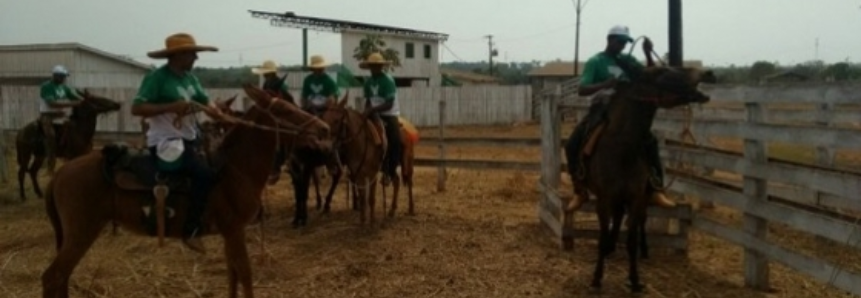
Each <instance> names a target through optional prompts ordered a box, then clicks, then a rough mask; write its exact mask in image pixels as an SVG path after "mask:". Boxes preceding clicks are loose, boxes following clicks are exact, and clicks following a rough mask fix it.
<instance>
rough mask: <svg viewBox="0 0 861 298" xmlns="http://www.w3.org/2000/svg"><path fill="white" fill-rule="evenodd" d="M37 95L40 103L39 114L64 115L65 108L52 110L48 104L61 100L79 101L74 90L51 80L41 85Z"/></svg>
mask: <svg viewBox="0 0 861 298" xmlns="http://www.w3.org/2000/svg"><path fill="white" fill-rule="evenodd" d="M39 95H40V97H41V98H42V101H41V102H40V104H39V112H40V113H45V112H51V113H60V112H62V113H65V110H66V108H54V107H51V106H50V105H48V103H50V102H58V101H61V100H80V99H81V96H80V95H78V93H76V92H75V90H74V89H72V88H69V86H66V84H57V83H54V81H53V80H48V81H47V82H44V83H42V86H40V88H39Z"/></svg>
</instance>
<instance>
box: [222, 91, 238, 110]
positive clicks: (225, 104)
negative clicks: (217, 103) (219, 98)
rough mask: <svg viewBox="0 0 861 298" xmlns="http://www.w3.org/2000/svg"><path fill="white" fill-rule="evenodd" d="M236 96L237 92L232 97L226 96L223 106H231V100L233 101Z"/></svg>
mask: <svg viewBox="0 0 861 298" xmlns="http://www.w3.org/2000/svg"><path fill="white" fill-rule="evenodd" d="M236 96H238V94H237V95H233V97H231V98H228V99H227V100H225V101H224V106H225V107H227V108H230V107H231V106H233V102H234V101H236Z"/></svg>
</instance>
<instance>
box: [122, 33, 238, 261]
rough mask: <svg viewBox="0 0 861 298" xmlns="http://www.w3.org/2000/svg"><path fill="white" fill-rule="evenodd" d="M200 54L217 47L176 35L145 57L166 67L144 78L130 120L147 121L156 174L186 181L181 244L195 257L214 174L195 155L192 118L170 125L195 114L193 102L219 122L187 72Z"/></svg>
mask: <svg viewBox="0 0 861 298" xmlns="http://www.w3.org/2000/svg"><path fill="white" fill-rule="evenodd" d="M202 51H210V52H215V51H218V48H216V47H212V46H201V45H197V43H196V42H195V40H194V37H192V36H191V35H189V34H186V33H177V34H173V35H170V36H168V37H167V38H166V39H165V48H164V49H161V50H157V51H152V52H149V53H147V56H149V57H150V58H155V59H167V64H165V65H164V66H161V67H159V68H157V69H155V70H153V71H152V72H150V73H149V74H147V75H146V77H144V79H143V81H142V82H141V85H140V89H139V90H138V94H137V96H135V98H134V103H133V105H132V109H131V112H132V115H135V116H140V117H144V118H146V120H147V121H148V122H149V129H148V131H147V132H146V139H147V140H146V144H147V147H149V150H150V152H151V153H152V155H153V156H154V157H155V158H154V159H155V160H154V162H156V164H157V166H158V169H159V171H160V172H176V171H179V172H183V173H185V174H186V175H189V176H190V177H191V196H190V198H189V199H190V206H189V209H188V213H187V214H186V222H185V225H184V226H183V243H185V244H186V246H188V247H189V248H191V249H192V250H194V251H197V252H200V253H204V252H205V249H204V247H203V244H202V243H201V242H200V240H199V239H198V238H196V237H195V235H197V234H198V233H199V232H200V231H199V229H200V228H201V223H200V221H201V216H202V214H203V210H204V208H205V206H206V199H207V196H208V194H209V190H210V189H211V188H212V186H213V184H214V176H215V174H214V172H213V171H212V169H210V168H209V167H207V166H206V165H204V164H203V163H202V162H201V160H199V159H198V158H197V156H196V155H197V154H196V152H195V151H196V148H197V146H198V145H199V138H200V135H199V133H200V130H199V129H198V128H197V123H196V121H195V119H193V117H183V118H182V123H181V126H180V127H179V128H177V127H175V126H174V121H175V120H176V118H177V117H179V116H181V115H185V114H188V113H193V112H194V111H193V110H192V107H193V103H192V102H191V101H194V102H196V103H198V104H197V105H195V106H198V107H200V108H201V109H202V110H203V112H205V113H206V114H207V115H208V116H210V117H211V118H213V119H221V118H222V117H223V114H221V112H220V111H219V109H217V108H216V107H215V104H214V103H213V102H212V101H210V100H209V96H207V94H206V92H204V90H203V87H202V86H201V85H200V82H199V81H198V79H197V77H196V76H194V75H193V74H192V73H191V69H192V68H193V67H194V62H195V60H197V53H198V52H202Z"/></svg>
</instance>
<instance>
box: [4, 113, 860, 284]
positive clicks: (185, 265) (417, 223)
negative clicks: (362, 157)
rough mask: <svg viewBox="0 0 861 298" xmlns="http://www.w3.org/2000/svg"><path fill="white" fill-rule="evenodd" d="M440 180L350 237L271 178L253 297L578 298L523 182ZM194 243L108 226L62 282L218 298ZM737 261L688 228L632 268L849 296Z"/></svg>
mask: <svg viewBox="0 0 861 298" xmlns="http://www.w3.org/2000/svg"><path fill="white" fill-rule="evenodd" d="M448 132H450V133H452V134H459V135H485V136H486V135H499V136H507V137H518V136H527V135H529V136H534V135H536V132H537V128H536V127H535V126H534V125H531V126H516V127H511V126H508V127H503V128H494V129H485V130H482V131H478V130H466V129H460V130H458V129H449V131H448ZM433 133H435V132H433V131H426V132H424V134H425V135H427V134H433ZM566 135H567V133H566ZM434 146H435V144H423V145H422V147H420V148H419V150H418V154H419V155H422V156H428V157H433V156H436V152H435V150H434ZM450 149H451V150H449V152H448V153H449V154H448V155H449V157H451V158H467V157H470V158H476V157H481V158H494V159H520V160H538V159H539V158H538V153H537V150H536V151H535V152H531V151H530V150H531V149H523V150H522V151H513V153H512V151H510V150H509V151H505V150H503V149H498V148H450ZM448 173H449V177H448V190H447V191H446V192H444V193H436V192H435V186H436V180H435V179H436V171H435V170H434V169H427V168H421V169H418V170H417V173H416V177H415V181H416V190H415V197H416V200H417V205H416V207H417V208H416V211H417V213H418V214H417V215H416V216H413V217H411V216H407V215H405V209H404V208H405V206H406V203H405V201H404V200H403V197H402V199H401V201H400V203H401V204H400V206H401V210H400V211H399V212H398V215H397V217H396V218H394V219H389V220H386V221H385V222H384V223H383V224H382V226H381V227H377V228H375V229H362V228H359V227H357V224H356V223H357V220H358V215H357V214H356V213H354V212H352V211H348V208H347V206H346V203H345V192H344V188H339V191H338V192H337V194H336V198H335V201H334V202H333V212H332V213H331V214H330V215H328V216H320V215H318V214H317V213H313V215H312V217H311V221H310V226H309V227H307V228H305V229H303V230H294V229H292V228H290V225H289V222H290V221H289V219H290V217H291V215H292V206H293V203H292V194H291V188H290V183H289V179H284V181H282V182H281V183H279V184H278V185H277V186H275V187H273V188H272V189H270V191H269V194H268V195H267V198H266V202H265V204H266V206H267V214H268V219H267V220H266V222H265V225H264V229H263V230H264V231H265V234H264V235H265V245H263V243H261V234H260V227H259V226H256V225H255V226H250V227H248V245H249V252H250V254H251V258H252V261H253V270H254V284H255V290H256V293H257V295H258V297H325V298H330V297H587V296H588V294H587V289H586V285H587V284H588V282H589V280H590V278H591V274H592V269H593V266H594V263H593V262H594V260H595V255H596V248H595V243H594V242H592V241H578V242H577V243H576V247H575V250H574V251H573V252H563V251H560V250H559V246H558V244H556V243H555V242H554V241H553V240H552V238H551V237H550V236H549V234H548V233H547V232H545V231H544V230H543V229H541V228H540V227H539V226H538V220H537V218H536V209H535V208H536V206H535V205H536V204H535V202H536V198H537V193H536V191H535V181H536V179H537V174H536V173H530V172H511V171H509V172H505V171H503V172H490V171H485V172H479V171H467V170H456V169H451V170H449V172H448ZM390 192H391V191H390V190H389V191H387V193H390ZM402 194H403V193H402ZM0 196H2V197H0V202H2V203H0V297H37V296H40V295H41V294H40V274H41V272H42V270H44V269H45V267H46V266H47V264H48V262H49V260H50V258H51V257H52V256H53V254H54V249H53V245H54V243H53V234H52V232H51V230H50V227H49V224H48V222H47V220H46V218H45V215H44V211H43V206H42V204H43V202H42V201H41V200H38V199H32V198H31V199H30V201H28V202H26V203H23V204H20V203H17V202H16V200H17V199H16V197H17V195H16V188H15V187H14V186H13V184H9V185H6V186H5V189H3V190H2V192H0ZM313 205H314V203H311V206H313ZM378 205H379V204H378ZM704 212H706V213H707V215H709V216H711V217H713V218H717V219H720V220H722V221H725V222H727V223H739V222H740V219H739V216H738V215H737V214H736V213H734V212H732V211H728V210H724V209H721V208H718V209H715V210H712V211H704ZM378 214H380V213H379V212H378ZM772 233H773V235H775V237H776V238H777V241H779V242H781V243H783V244H788V245H789V244H791V245H793V246H795V247H799V248H800V249H802V250H803V251H811V252H821V251H823V250H824V249H826V248H825V247H822V246H820V245H818V244H817V242H816V240H815V239H814V238H813V237H810V236H807V235H805V234H800V233H792V232H791V231H789V230H788V229H785V228H782V227H777V226H774V227H772ZM205 243H206V245H207V247H208V248H209V250H210V251H209V254H207V255H206V256H199V255H196V254H194V253H192V252H190V251H188V250H186V249H184V248H183V247H182V246H181V244H180V243H179V242H178V241H175V240H174V241H171V242H169V245H167V246H166V247H165V248H163V249H160V250H159V249H157V243H156V240H155V239H150V238H143V237H138V236H131V235H129V234H128V233H126V232H123V231H122V230H120V233H119V234H118V235H112V234H111V231H110V228H109V227H108V228H106V229H105V231H104V232H103V235H102V237H101V238H100V239H99V240H98V241H97V242H96V244H95V245H94V246H93V248H92V249H91V250H90V252H89V253H88V254H87V256H86V257H85V258H84V259H83V260H82V262H81V264H80V265H79V267H78V268H77V270H76V271H75V273H74V274H73V276H72V280H71V285H72V296H73V297H123V298H136V297H147V298H149V297H225V294H224V293H225V291H226V280H227V276H226V270H225V268H226V267H225V266H226V265H225V261H224V258H223V257H222V248H221V245H222V241H221V239H220V238H218V237H210V238H206V239H205ZM829 247H834V246H833V245H831V246H829ZM620 252H623V250H620ZM849 253H850V252H848V251H839V250H831V251H829V252H828V253H826V255H827V256H828V257H829V258H832V260H833V261H835V262H839V264H846V263H852V264H856V265H855V269H858V268H857V264H859V260H858V258H857V253H856V254H855V255H849ZM625 258H626V257H625V256H624V254H623V253H617V254H616V255H615V256H614V257H613V258H612V260H611V261H610V264H609V268H608V270H607V276H606V281H605V285H606V289H605V295H604V296H603V297H626V296H627V291H626V289H625V288H624V284H625V275H626V272H627V261H626V260H625ZM741 262H742V250H741V249H740V248H738V247H736V246H732V245H730V244H728V243H726V242H724V241H722V240H719V239H716V238H713V237H710V236H706V235H704V234H702V233H699V232H697V231H695V230H694V231H693V232H692V234H691V247H690V255H689V256H688V258H682V257H678V256H674V255H671V254H667V253H662V252H660V251H656V252H655V254H654V255H653V258H652V259H651V260H647V261H644V262H643V263H641V264H642V276H643V279H644V281H645V282H646V283H648V284H649V287H648V289H649V291H650V296H652V297H733V298H741V297H850V296H849V295H846V294H842V293H841V292H840V291H838V290H835V289H834V288H832V287H829V286H826V285H823V284H822V283H819V282H815V281H812V280H811V279H809V278H807V277H804V276H802V275H800V274H797V273H793V272H791V271H789V270H787V269H785V268H783V267H781V266H778V265H773V266H772V268H773V271H772V272H773V273H772V274H773V275H772V276H773V277H772V282H773V284H774V286H775V287H776V288H778V289H779V290H780V292H779V293H778V294H768V295H766V294H763V293H760V292H756V291H752V290H749V289H746V288H744V287H743V286H742V266H741Z"/></svg>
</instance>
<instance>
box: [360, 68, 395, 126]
mask: <svg viewBox="0 0 861 298" xmlns="http://www.w3.org/2000/svg"><path fill="white" fill-rule="evenodd" d="M364 91H365V98H366V99H367V100H369V101H370V102H371V106H372V107H377V106H380V105H383V104H386V103H390V102H391V103H392V108H391V109H389V110H388V111H384V112H381V113H380V114H382V115H388V116H398V115H399V114H400V108H399V107H398V91H397V87H395V80H394V79H392V77H391V76H390V75H389V74H382V75H379V76H374V75H372V76H370V77H369V78H368V79H367V80H365V87H364Z"/></svg>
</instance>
